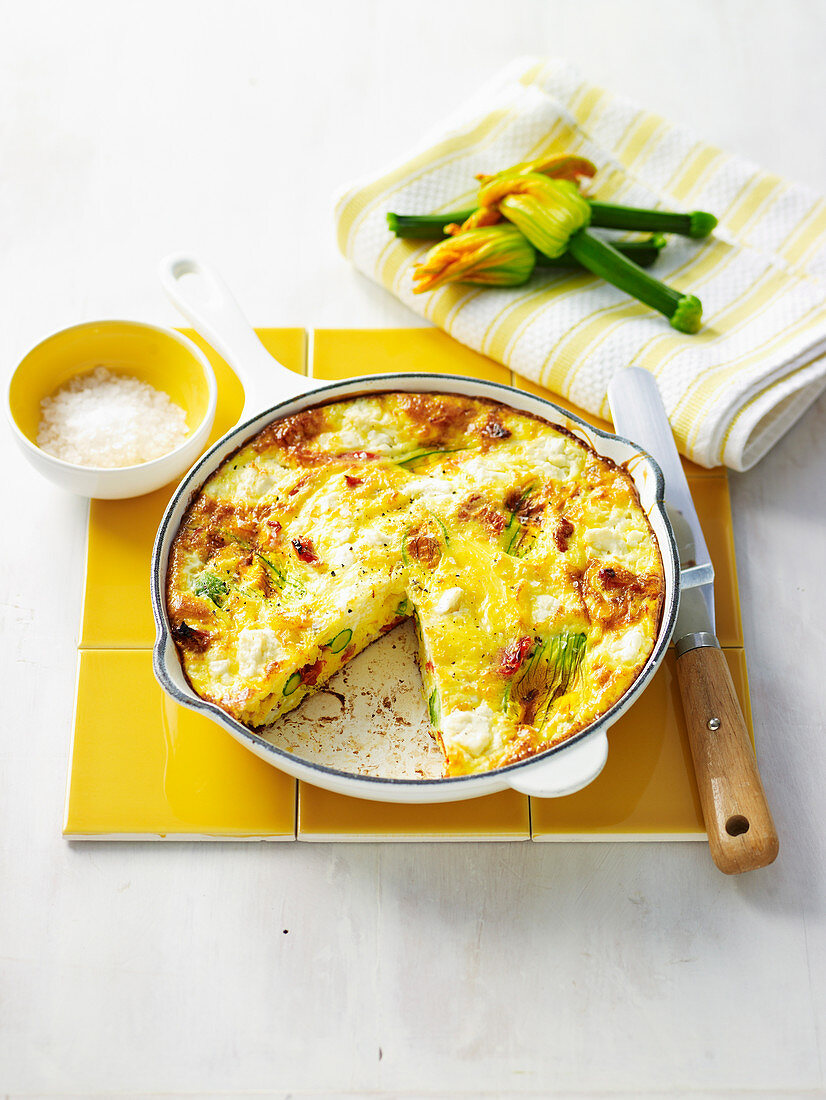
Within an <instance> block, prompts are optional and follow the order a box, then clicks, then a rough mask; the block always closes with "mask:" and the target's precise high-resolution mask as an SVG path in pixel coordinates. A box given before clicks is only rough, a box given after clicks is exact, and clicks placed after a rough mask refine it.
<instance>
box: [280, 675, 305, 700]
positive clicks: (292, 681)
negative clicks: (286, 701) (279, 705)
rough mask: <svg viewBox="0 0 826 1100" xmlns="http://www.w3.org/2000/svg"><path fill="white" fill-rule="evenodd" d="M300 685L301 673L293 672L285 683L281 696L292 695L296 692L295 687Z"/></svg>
mask: <svg viewBox="0 0 826 1100" xmlns="http://www.w3.org/2000/svg"><path fill="white" fill-rule="evenodd" d="M300 684H301V673H300V672H294V673H293V674H292V676H291V677H290V678H289V680H288V681H287V682H286V684H285V685H284V690H283V691H282V692H281V694H282V695H292V693H293V692H294V691H295V690H296V688H297V687H299V685H300Z"/></svg>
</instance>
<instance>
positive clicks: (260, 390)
mask: <svg viewBox="0 0 826 1100" xmlns="http://www.w3.org/2000/svg"><path fill="white" fill-rule="evenodd" d="M158 276H159V278H160V280H161V285H162V286H163V288H164V290H165V291H166V293H167V294H168V295H169V297H170V299H171V300H172V302H173V303H174V304H175V305H176V306H177V307H178V309H179V310H180V311H181V313H182V314H183V315H184V317H186V319H187V320H188V321H191V322H192V324H193V325H194V326H195V329H196V331H197V332H198V333H200V335H201V336H203V338H204V339H205V340H206V341H207V342H208V343H209V344H211V345H212V347H213V348H215V350H216V351H217V352H218V354H219V355H221V356H223V358H224V359H225V360H226V361H227V363H229V365H230V366H231V367H232V369H233V370H234V371H235V373H236V374H237V375H238V378H239V379H240V381H241V385H242V386H243V387H244V410H243V412H242V413H241V417H240V419H241V420H248V419H249V418H250V417H251V416H254V415H255V413H259V412H261V411H262V410H263V409H266V408H268V407H269V406H270V405H275V404H277V403H278V402H279V401H284V400H286V399H287V398H289V397H294V396H295V395H297V394H299V393H306V392H307V390H310V389H312V388H313V387H312V383H311V381H310V379H308V378H306V377H305V376H304V375H301V374H296V373H295V371H291V370H287V368H286V367H284V366H282V364H281V363H279V362H278V360H277V359H274V358H273V357H272V356H271V355H270V353H269V352H268V351H267V349H266V348H265V347H264V345H263V344H262V343H261V341H260V340H259V339H258V337H257V336H256V335H255V333H254V332H253V330H252V328H251V327H250V324H249V322H248V321H247V319H246V317H245V316H244V315H243V313H242V312H241V310H240V308H239V307H238V303H237V302H236V301H235V299H234V298H233V296H232V294H231V293H230V291H229V288H228V287H227V285H226V283H224V281H223V279H222V278H221V276H220V275H219V274H218V273H217V272H216V271H214V270H213V269H212V268H211V267H209V265H208V264H204V263H201V261H200V260H198V259H196V258H195V257H194V256H187V255H186V254H185V253H173V254H172V255H171V256H166V257H164V259H163V260H161V262H160V264H159V265H158Z"/></svg>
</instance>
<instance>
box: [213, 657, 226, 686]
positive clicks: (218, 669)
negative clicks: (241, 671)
mask: <svg viewBox="0 0 826 1100" xmlns="http://www.w3.org/2000/svg"><path fill="white" fill-rule="evenodd" d="M207 667H208V668H209V675H210V679H212V680H217V681H218V682H219V683H221V684H229V683H231V677H230V674H229V661H228V660H227V659H226V658H225V657H222V658H217V657H216V658H215V659H213V660H212V661H207Z"/></svg>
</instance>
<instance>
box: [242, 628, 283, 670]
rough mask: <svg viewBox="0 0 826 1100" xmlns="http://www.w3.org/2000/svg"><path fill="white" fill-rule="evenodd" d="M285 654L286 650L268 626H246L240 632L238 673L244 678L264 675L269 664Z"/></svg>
mask: <svg viewBox="0 0 826 1100" xmlns="http://www.w3.org/2000/svg"><path fill="white" fill-rule="evenodd" d="M283 656H284V650H283V649H282V647H281V644H280V642H279V641H278V638H277V636H276V634H275V631H274V630H272V629H271V628H270V627H268V626H261V627H252V626H248V627H245V628H244V629H243V630H242V631H240V632H239V634H238V674H239V675H240V676H243V677H244V679H251V678H253V677H256V676H262V675H263V674H264V672H265V671H266V669H267V666H268V665H270V664H272V662H273V661H277V660H279V658H281V657H283Z"/></svg>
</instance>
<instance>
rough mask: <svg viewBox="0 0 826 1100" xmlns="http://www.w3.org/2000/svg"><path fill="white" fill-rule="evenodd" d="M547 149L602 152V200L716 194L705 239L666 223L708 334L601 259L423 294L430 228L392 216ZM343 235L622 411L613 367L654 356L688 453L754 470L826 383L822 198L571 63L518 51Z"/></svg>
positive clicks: (450, 312)
mask: <svg viewBox="0 0 826 1100" xmlns="http://www.w3.org/2000/svg"><path fill="white" fill-rule="evenodd" d="M551 152H570V153H576V154H578V155H580V156H584V157H587V158H588V159H589V160H592V161H593V162H594V163H595V164H596V165H597V168H598V172H597V175H596V176H595V178H594V179H593V180H592V181H591V182H590V184H589V186H588V189H587V190H588V193H589V194H591V195H593V196H594V197H598V198H600V199H602V200H604V201H606V202H619V203H625V204H627V205H630V206H644V207H663V208H667V209H673V210H694V209H703V210H709V211H711V212H712V213H713V214H716V215H717V217H718V218H719V225H718V227H717V229H716V230H715V232H714V234H713V236H711V237H709V238H707V239H706V240H702V241H693V240H688V239H686V238H681V237H672V238H670V239H669V243H668V247H667V248H666V249H664V251H663V253H662V255H661V256H660V258H659V259H658V261H657V263H656V265H655V267H654V269H653V271H652V273H656V275H657V276H658V277H659V278H660V279H662V280H663V281H665V282H667V283H670V284H671V285H672V286H675V287H676V288H678V289H680V290H682V291H684V292H686V293H692V294H696V295H697V296H698V297H699V298H701V300H702V302H703V307H704V324H703V328H702V329H701V331H700V332H699V333H698V334H696V335H694V336H687V335H683V334H681V333H678V332H676V331H675V330H674V329H672V328H671V327H670V326H669V324H668V322H667V321H666V320H665V318H663V317H661V316H660V315H659V314H658V313H655V312H653V311H652V310H650V309H648V308H647V307H646V306H644V305H642V304H640V303H639V302H636V301H634V300H632V299H629V298H628V297H627V296H626V295H624V294H623V293H622V292H621V291H618V290H616V289H615V288H614V287H612V286H610V285H608V284H607V283H605V282H603V281H601V280H599V279H597V278H595V277H594V276H592V275H589V274H587V273H584V274H583V273H582V272H579V273H575V272H567V271H557V272H544V273H539V272H537V273H536V274H535V275H534V276H533V277H532V278H531V279H530V281H529V282H528V283H526V284H525V285H524V286H520V287H508V288H493V289H492V288H483V287H480V286H473V285H470V284H456V283H454V284H449V285H447V286H445V287H442V288H440V289H438V290H435V291H431V292H429V293H426V294H420V295H414V294H413V283H412V278H411V271H412V266H413V264H414V262H416V261H417V260H419V259H421V257H422V256H423V255H424V253H425V252H426V251H427V249H428V247H429V244H428V243H427V242H421V241H405V240H397V239H396V238H395V237H394V236H392V234H391V233H390V232H389V230H388V228H387V224H386V220H385V215H386V213H387V212H388V211H390V210H394V211H396V212H398V213H403V214H425V213H446V212H448V211H451V210H457V209H458V210H461V209H462V208H467V207H469V206H473V205H474V203H475V195H476V186H477V185H476V180H475V176H476V174H477V173H478V172H487V173H492V172H496V171H499V170H500V169H502V168H506V167H508V166H509V165H511V164H516V163H517V162H519V161H524V160H531V159H533V158H536V157H538V156H540V155H544V154H546V153H551ZM336 221H337V229H338V240H339V246H340V248H341V250H342V252H343V253H344V255H345V256H346V257H347V258H348V259H350V260H351V261H352V262H353V264H355V266H356V267H357V268H358V269H359V270H360V271H362V272H363V273H364V274H365V275H367V276H369V277H370V278H371V279H375V280H376V281H377V282H379V283H381V284H382V285H383V286H385V287H386V288H387V289H388V290H390V291H391V292H392V293H393V294H395V295H396V296H397V297H398V298H399V299H400V300H401V301H403V302H404V303H405V304H406V305H408V306H410V308H411V309H414V310H415V311H416V312H417V313H418V314H420V315H421V316H422V317H425V318H427V319H428V320H430V321H432V322H434V323H435V324H437V325H439V326H440V327H441V328H443V329H445V331H446V332H449V333H450V334H451V335H452V336H454V337H455V338H456V339H457V340H460V341H461V342H462V343H464V344H467V345H469V346H470V347H472V348H475V349H476V350H477V351H480V352H483V353H484V354H485V355H489V356H491V357H492V358H493V359H496V360H498V361H499V362H501V363H504V364H505V365H506V366H508V367H510V368H511V369H512V370H514V371H516V372H517V373H518V374H521V375H524V376H525V377H526V378H530V379H532V380H533V381H534V382H539V383H540V384H542V385H543V386H546V387H547V388H548V389H549V390H551V391H553V392H555V393H560V394H563V395H564V396H565V397H567V398H569V399H570V400H571V401H573V402H574V403H575V404H577V405H579V406H581V407H582V408H585V409H587V410H589V411H590V412H592V413H596V414H598V415H600V416H603V417H609V415H610V414H609V411H608V405H607V398H606V391H607V387H608V382H609V380H610V378H611V376H612V374H613V373H614V371H617V370H620V369H622V368H623V367H628V366H632V365H633V366H641V367H645V368H646V369H647V370H650V371H652V372H653V374H654V375H655V376H656V378H657V380H658V383H659V386H660V391H661V393H662V395H663V399H664V401H665V405H666V408H667V409H668V413H669V417H670V419H671V423H672V426H673V428H674V432H675V435H676V437H677V442H678V446H679V447H680V450H681V451H682V453H683V454H685V455H687V456H688V457H690V458H692V459H693V460H694V461H695V462H698V463H700V464H701V465H703V466H715V465H718V464H719V463H721V462H722V463H725V464H726V465H728V466H731V467H732V468H733V469H735V470H745V469H748V468H749V467H750V466H752V465H754V463H755V462H757V461H758V459H760V458H762V456H763V455H764V454H765V453H766V451H768V450H769V448H770V447H771V446H772V445H773V444H774V443H775V442H776V441H777V440H778V439H779V438H780V436H781V435H783V433H784V432H786V431H787V429H788V428H789V427H790V426H791V425H792V424H793V423H794V422H795V420H797V419H798V417H799V416H800V415H801V414H802V413H803V411H804V410H805V409H806V408H807V407H808V406H809V405H810V404H811V403H812V402H813V401H814V400H815V398H816V397H817V396H818V395H819V394H820V393H821V392H822V391H823V389H824V388H826V360H824V359H821V358H820V356H822V355H823V353H824V351H826V201H824V200H823V199H822V198H820V197H819V196H818V195H817V194H815V193H814V192H812V191H810V190H808V189H806V188H804V187H799V186H796V185H795V184H791V183H789V182H787V181H786V180H784V179H782V178H780V177H779V176H775V175H771V174H769V173H767V172H763V171H761V170H760V169H759V168H757V167H756V166H755V165H753V164H751V163H749V162H747V161H745V160H742V159H741V158H739V157H734V156H730V155H728V154H726V153H724V152H722V151H721V150H720V149H717V148H715V147H714V146H712V145H707V144H706V143H704V142H702V141H699V140H697V138H696V137H694V136H693V135H691V134H690V133H688V132H687V131H686V130H684V129H682V128H680V127H678V126H673V125H671V124H669V123H668V122H666V121H665V119H663V118H660V117H659V116H657V115H654V114H651V113H650V112H648V111H646V110H643V109H642V108H641V107H639V106H638V105H636V104H634V103H632V102H630V101H628V100H626V99H622V98H620V97H618V96H615V95H612V94H611V93H609V92H607V91H605V90H604V89H602V88H599V87H597V86H596V85H594V84H589V83H588V82H587V81H585V80H584V79H583V78H582V76H581V75H580V74H579V73H578V72H577V71H576V70H575V69H573V68H572V67H571V66H570V65H569V64H567V63H566V62H562V61H550V62H542V61H538V60H536V59H524V58H523V59H520V60H519V61H516V62H514V63H513V64H511V65H509V66H508V67H507V68H506V69H505V70H504V71H503V72H502V73H500V74H499V75H498V76H497V77H496V78H495V79H494V80H493V81H491V82H490V83H489V84H488V85H486V86H485V88H483V89H482V91H481V92H480V93H478V94H477V95H476V96H474V98H473V99H472V100H471V101H470V102H469V103H467V104H466V105H465V107H464V108H462V110H461V111H460V112H458V113H457V114H456V115H454V116H452V117H451V118H450V119H449V120H448V121H446V122H445V123H444V124H443V126H442V127H441V130H440V133H439V134H437V135H435V136H434V135H431V136H430V137H429V138H428V140H426V141H425V142H423V143H422V144H421V145H420V146H419V148H418V149H416V150H415V151H414V152H412V153H411V154H410V155H409V156H407V157H405V158H404V159H403V160H402V161H400V162H398V163H396V164H394V165H392V166H391V167H389V168H388V169H387V170H386V171H384V172H382V173H381V174H380V175H379V176H378V177H376V178H373V179H371V180H368V181H361V182H359V183H358V184H356V185H354V186H352V187H350V188H349V189H348V190H347V191H346V193H345V194H344V195H342V197H341V198H340V199H339V201H338V203H337V205H336Z"/></svg>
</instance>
